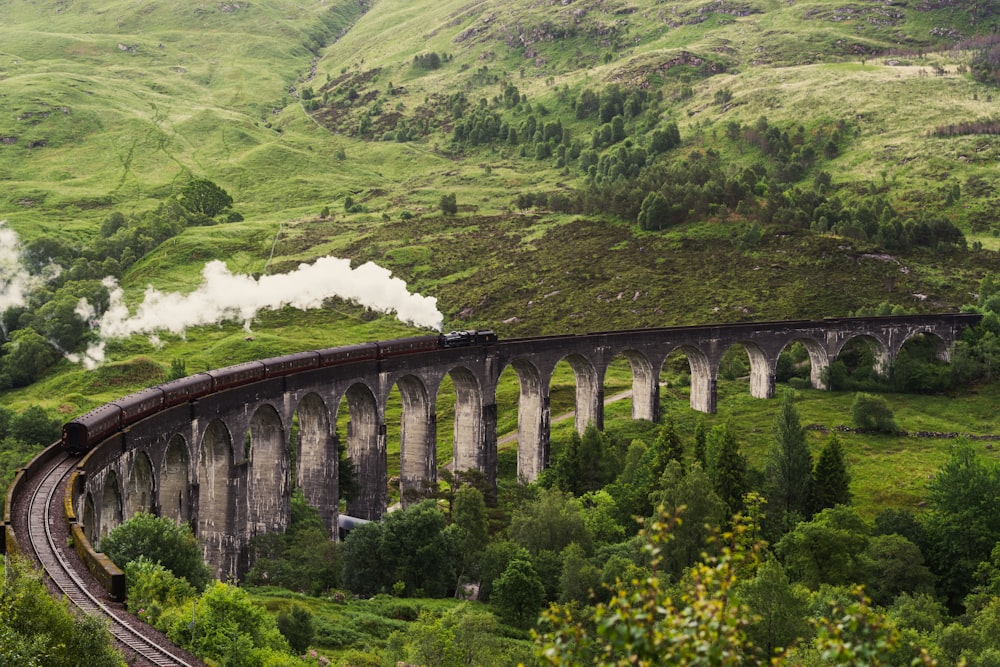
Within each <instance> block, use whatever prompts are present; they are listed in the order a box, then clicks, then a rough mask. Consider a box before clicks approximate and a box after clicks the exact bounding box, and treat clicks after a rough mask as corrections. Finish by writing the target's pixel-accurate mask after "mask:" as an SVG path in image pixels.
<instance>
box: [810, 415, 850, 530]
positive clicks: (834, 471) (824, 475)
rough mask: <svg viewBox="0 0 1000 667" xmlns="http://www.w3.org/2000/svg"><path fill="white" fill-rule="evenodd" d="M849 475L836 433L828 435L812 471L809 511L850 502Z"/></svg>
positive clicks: (813, 511)
mask: <svg viewBox="0 0 1000 667" xmlns="http://www.w3.org/2000/svg"><path fill="white" fill-rule="evenodd" d="M850 485H851V476H850V474H849V473H848V472H847V464H846V463H845V462H844V449H843V447H842V446H841V444H840V439H839V438H838V437H837V435H836V434H832V435H830V437H829V439H827V441H826V444H824V445H823V449H822V450H821V451H820V454H819V459H818V460H817V461H816V467H815V468H814V469H813V473H812V486H811V496H810V513H815V512H819V511H820V510H824V509H826V508H828V507H834V506H836V505H847V504H848V503H850V502H851V490H850Z"/></svg>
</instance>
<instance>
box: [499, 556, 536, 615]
mask: <svg viewBox="0 0 1000 667" xmlns="http://www.w3.org/2000/svg"><path fill="white" fill-rule="evenodd" d="M544 599H545V589H544V588H543V587H542V581H541V579H539V578H538V574H536V573H535V568H533V567H532V566H531V563H530V562H528V561H526V560H520V559H518V560H513V561H511V562H510V564H509V565H508V566H507V569H506V570H504V571H503V574H501V575H500V577H499V578H498V579H497V580H496V581H494V582H493V594H492V595H491V596H490V603H491V604H492V605H493V606H494V608H495V609H496V612H497V616H499V617H500V620H501V621H503V622H504V623H507V624H508V625H512V626H514V627H515V628H522V629H524V630H527V629H528V628H530V627H532V626H533V625H534V624H535V621H536V620H537V619H538V612H539V610H540V609H541V608H542V602H543V600H544Z"/></svg>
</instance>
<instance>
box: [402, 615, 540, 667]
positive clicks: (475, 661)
mask: <svg viewBox="0 0 1000 667" xmlns="http://www.w3.org/2000/svg"><path fill="white" fill-rule="evenodd" d="M502 635H503V632H502V629H501V627H500V626H499V624H498V623H497V621H496V618H494V616H493V615H492V614H490V613H489V612H486V611H484V610H482V609H478V608H476V607H475V606H473V605H472V604H469V603H463V604H461V605H458V606H456V607H452V608H451V609H448V610H447V611H445V612H444V613H432V612H430V611H424V612H422V613H421V614H420V617H419V618H418V619H417V620H416V622H414V623H413V624H412V625H410V627H408V628H407V629H406V631H405V632H403V631H397V632H394V633H393V634H392V635H391V636H390V637H389V640H388V642H387V646H386V650H385V652H384V655H385V659H386V660H387V661H389V662H391V663H392V664H407V665H428V666H434V667H466V666H467V667H490V666H492V665H497V664H501V663H503V664H517V663H523V664H529V663H530V659H531V657H532V656H531V653H530V649H529V648H528V647H522V646H516V645H513V643H512V642H511V641H510V640H508V639H505V638H504V637H503V636H502Z"/></svg>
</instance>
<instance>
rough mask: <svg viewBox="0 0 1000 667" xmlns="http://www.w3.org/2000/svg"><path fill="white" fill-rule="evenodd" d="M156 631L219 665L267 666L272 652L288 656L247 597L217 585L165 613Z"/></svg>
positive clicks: (270, 623)
mask: <svg viewBox="0 0 1000 667" xmlns="http://www.w3.org/2000/svg"><path fill="white" fill-rule="evenodd" d="M157 627H158V628H159V629H161V630H163V631H165V632H166V633H167V637H169V638H170V641H172V642H174V643H175V644H177V645H179V646H181V647H183V648H185V649H187V650H189V651H191V652H193V653H195V654H196V655H199V656H202V657H205V658H209V659H211V660H213V661H216V662H217V663H218V664H222V665H255V664H267V663H265V659H267V658H268V657H269V656H270V657H271V658H272V659H273V654H274V652H277V653H279V654H287V653H288V642H287V641H286V640H285V638H284V636H283V635H282V634H281V632H280V631H279V630H278V625H277V622H276V620H275V618H274V617H273V616H271V615H270V614H269V613H268V612H267V610H266V609H264V608H263V607H261V606H259V605H257V604H255V603H254V602H253V600H252V599H251V598H250V595H249V594H248V593H247V592H246V591H244V590H242V589H240V588H237V587H236V586H232V585H230V584H224V583H222V582H221V581H216V582H214V583H212V584H211V585H209V586H208V587H207V588H206V589H205V592H204V593H203V594H202V595H201V597H199V598H198V599H197V601H194V600H191V601H189V602H186V603H185V604H184V605H183V606H181V607H171V608H170V609H167V610H166V611H164V612H163V615H162V616H161V617H160V623H159V625H158V626H157ZM272 664H273V663H272Z"/></svg>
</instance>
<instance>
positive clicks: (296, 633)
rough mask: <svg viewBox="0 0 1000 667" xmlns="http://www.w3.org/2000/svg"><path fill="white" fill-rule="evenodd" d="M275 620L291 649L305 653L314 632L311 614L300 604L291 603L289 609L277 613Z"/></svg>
mask: <svg viewBox="0 0 1000 667" xmlns="http://www.w3.org/2000/svg"><path fill="white" fill-rule="evenodd" d="M275 622H276V623H277V625H278V631H279V632H280V633H281V634H282V635H284V637H285V639H286V640H287V641H288V646H289V647H291V649H292V651H294V652H295V653H299V654H301V653H305V652H306V649H308V648H309V644H311V643H312V640H313V637H314V636H315V634H316V630H315V628H313V617H312V614H310V613H309V612H308V611H307V610H306V609H305V607H303V606H302V605H298V604H293V605H292V608H291V609H290V610H288V611H282V612H281V613H279V614H278V617H277V619H276V620H275Z"/></svg>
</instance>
